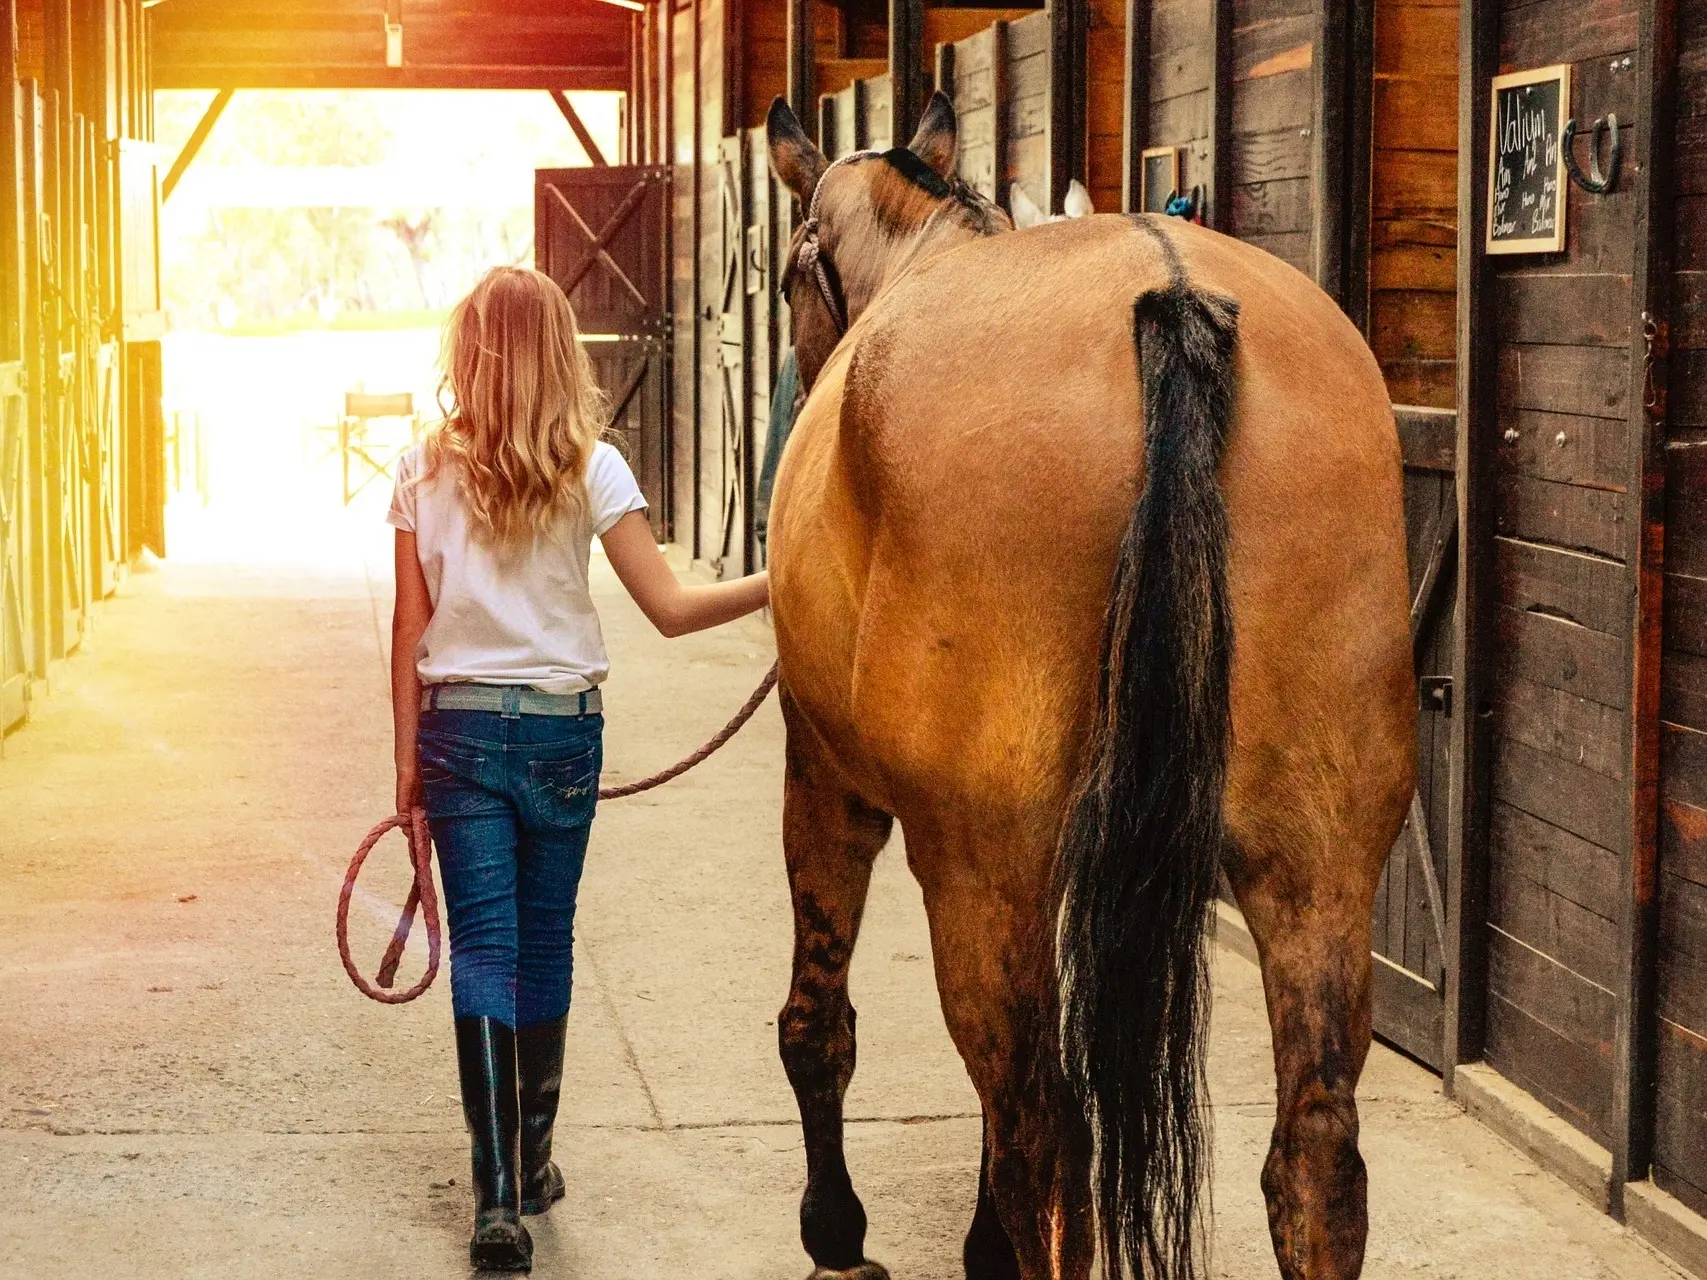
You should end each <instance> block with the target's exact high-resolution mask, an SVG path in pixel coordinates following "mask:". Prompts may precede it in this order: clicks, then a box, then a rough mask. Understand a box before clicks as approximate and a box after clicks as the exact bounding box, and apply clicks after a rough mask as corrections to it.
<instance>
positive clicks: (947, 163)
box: [907, 89, 960, 178]
mask: <svg viewBox="0 0 1707 1280" xmlns="http://www.w3.org/2000/svg"><path fill="white" fill-rule="evenodd" d="M959 136H960V126H959V124H958V123H956V121H955V118H954V103H953V102H952V101H951V100H950V98H949V96H948V95H947V94H946V93H944V92H943V91H942V90H941V89H938V90H937V91H936V92H935V93H933V94H931V100H930V102H929V104H927V105H926V107H925V114H924V115H923V116H921V117H920V119H919V131H918V132H917V133H915V134H914V135H913V140H912V141H911V142H909V143H908V144H907V150H909V151H911V152H912V153H913V154H914V155H916V156H918V157H919V159H921V160H923V161H924V162H925V163H926V164H928V165H929V166H930V167H931V168H932V169H934V170H936V175H937V177H939V178H946V177H948V175H949V174H951V173H953V172H954V155H955V151H956V149H957V144H958V141H959Z"/></svg>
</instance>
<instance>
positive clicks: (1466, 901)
mask: <svg viewBox="0 0 1707 1280" xmlns="http://www.w3.org/2000/svg"><path fill="white" fill-rule="evenodd" d="M1458 31H1459V35H1458V138H1459V153H1458V262H1457V273H1458V277H1457V289H1458V299H1457V312H1458V314H1457V330H1458V352H1459V361H1458V374H1457V391H1456V400H1457V410H1458V444H1457V468H1456V470H1457V476H1458V589H1457V597H1456V600H1455V602H1454V605H1455V609H1456V612H1457V615H1458V619H1459V631H1458V637H1457V645H1456V647H1455V649H1454V652H1453V655H1452V684H1453V697H1452V702H1453V716H1452V777H1451V799H1450V801H1449V807H1448V819H1447V846H1446V869H1447V883H1446V934H1447V937H1446V947H1447V956H1446V962H1447V963H1446V970H1447V973H1446V1035H1445V1040H1446V1045H1445V1053H1444V1055H1443V1056H1444V1070H1443V1073H1442V1074H1443V1080H1442V1084H1443V1086H1444V1088H1445V1090H1446V1092H1447V1093H1448V1094H1450V1093H1452V1091H1453V1072H1454V1068H1455V1067H1456V1066H1457V1065H1458V1064H1460V1063H1465V1062H1474V1061H1476V1060H1477V1059H1479V1058H1481V1056H1482V1052H1483V1047H1484V1042H1485V1040H1486V1028H1487V1017H1486V1014H1487V990H1488V982H1487V967H1488V956H1487V927H1486V926H1487V918H1488V765H1489V759H1490V754H1491V746H1492V736H1493V735H1492V728H1493V711H1492V706H1491V703H1492V697H1491V695H1492V688H1491V684H1492V662H1491V658H1492V656H1493V646H1492V641H1493V640H1494V639H1495V636H1494V608H1493V605H1494V597H1493V586H1494V575H1493V547H1494V515H1495V509H1494V498H1495V494H1494V483H1495V480H1496V475H1497V471H1498V458H1497V457H1496V456H1495V455H1494V454H1493V453H1492V452H1491V450H1492V449H1493V447H1494V446H1493V445H1492V443H1491V442H1492V441H1494V440H1495V439H1496V434H1495V433H1496V431H1497V429H1498V428H1497V425H1496V423H1497V414H1496V409H1495V376H1496V372H1497V369H1496V365H1495V359H1494V357H1495V351H1494V344H1493V343H1492V342H1491V341H1489V340H1488V336H1489V335H1491V334H1492V333H1493V327H1492V324H1491V309H1492V305H1493V299H1494V290H1493V280H1492V278H1491V272H1490V270H1489V267H1488V261H1487V257H1486V255H1485V254H1484V253H1483V252H1482V226H1483V220H1484V216H1485V212H1486V209H1485V202H1484V201H1483V199H1482V191H1481V181H1482V177H1483V175H1485V174H1486V173H1487V164H1488V127H1489V120H1488V106H1487V86H1488V82H1489V80H1490V79H1491V78H1492V76H1493V74H1494V72H1495V70H1496V69H1497V68H1498V65H1499V6H1498V3H1497V0H1459V6H1458Z"/></svg>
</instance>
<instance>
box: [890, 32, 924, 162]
mask: <svg viewBox="0 0 1707 1280" xmlns="http://www.w3.org/2000/svg"><path fill="white" fill-rule="evenodd" d="M924 64H925V5H924V0H889V104H890V105H889V137H890V139H891V145H892V146H897V147H904V146H906V145H907V144H908V143H909V142H911V141H912V139H913V134H914V132H915V131H916V130H917V129H918V127H919V113H920V112H921V111H922V110H923V109H924V94H923V93H922V92H921V91H920V88H921V85H922V84H923V81H924Z"/></svg>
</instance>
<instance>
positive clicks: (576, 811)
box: [528, 746, 599, 827]
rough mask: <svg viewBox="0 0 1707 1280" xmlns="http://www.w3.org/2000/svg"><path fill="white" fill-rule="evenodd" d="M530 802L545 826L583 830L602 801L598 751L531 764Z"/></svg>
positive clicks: (532, 761)
mask: <svg viewBox="0 0 1707 1280" xmlns="http://www.w3.org/2000/svg"><path fill="white" fill-rule="evenodd" d="M528 801H529V803H530V805H531V806H532V808H533V811H534V815H535V818H536V820H537V821H538V822H539V824H540V825H541V826H546V827H584V826H586V825H587V824H588V823H590V822H591V821H592V820H593V811H594V810H595V809H596V808H597V806H598V801H599V749H598V747H596V746H594V747H591V748H589V749H588V750H585V751H581V752H577V753H576V754H575V755H572V756H566V757H563V758H561V759H557V760H530V761H528Z"/></svg>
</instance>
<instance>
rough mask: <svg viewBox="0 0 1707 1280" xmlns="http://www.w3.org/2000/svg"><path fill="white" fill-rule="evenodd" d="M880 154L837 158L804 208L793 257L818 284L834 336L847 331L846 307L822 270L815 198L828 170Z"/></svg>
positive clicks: (869, 152) (821, 187) (822, 186)
mask: <svg viewBox="0 0 1707 1280" xmlns="http://www.w3.org/2000/svg"><path fill="white" fill-rule="evenodd" d="M882 154H883V153H882V152H881V151H872V150H866V151H850V152H848V154H847V155H845V156H838V157H837V158H836V159H834V160H832V161H830V163H829V166H828V167H827V168H826V169H825V170H824V172H823V173H822V174H820V175H819V177H818V185H817V186H815V187H813V188H812V202H811V204H810V205H808V206H807V209H806V223H805V225H804V226H802V227H801V228H800V251H799V253H798V255H797V256H796V257H795V263H796V265H798V266H799V268H800V270H802V271H806V272H810V273H811V276H812V278H813V279H814V280H816V281H817V282H818V292H819V293H821V294H822V295H823V296H824V305H825V306H826V307H828V308H829V311H830V319H831V320H833V321H835V325H836V333H837V334H838V335H840V334H844V333H846V332H847V331H848V315H847V305H846V303H844V302H843V300H842V299H841V297H840V296H838V294H837V293H836V291H835V290H834V289H832V288H831V287H830V276H829V273H828V272H826V271H825V270H824V249H823V246H822V245H820V244H819V243H818V199H819V197H820V196H821V195H822V194H823V192H824V179H825V178H828V177H829V176H830V170H831V169H834V168H835V167H836V166H837V165H839V164H847V163H848V161H850V160H865V159H869V158H871V157H873V156H881V155H882Z"/></svg>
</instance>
